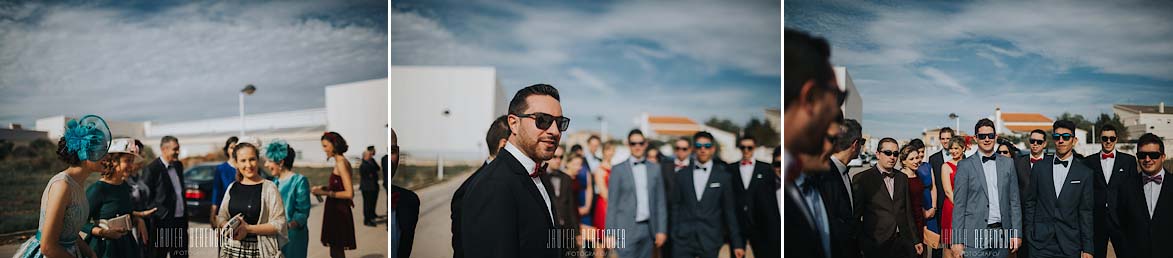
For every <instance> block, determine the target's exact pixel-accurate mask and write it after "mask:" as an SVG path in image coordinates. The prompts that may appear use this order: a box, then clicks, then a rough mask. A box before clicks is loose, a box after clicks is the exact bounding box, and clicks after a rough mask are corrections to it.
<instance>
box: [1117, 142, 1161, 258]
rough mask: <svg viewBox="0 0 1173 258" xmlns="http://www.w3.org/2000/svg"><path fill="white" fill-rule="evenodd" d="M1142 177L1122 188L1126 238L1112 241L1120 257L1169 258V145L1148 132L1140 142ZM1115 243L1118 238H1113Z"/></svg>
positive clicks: (1122, 223)
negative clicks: (1167, 161)
mask: <svg viewBox="0 0 1173 258" xmlns="http://www.w3.org/2000/svg"><path fill="white" fill-rule="evenodd" d="M1136 150H1137V151H1136V156H1137V158H1138V159H1140V172H1141V173H1140V174H1138V175H1137V176H1134V177H1131V178H1120V179H1112V181H1116V180H1120V181H1124V182H1123V183H1124V185H1122V186H1121V187H1120V193H1119V200H1118V201H1119V202H1118V203H1119V207H1118V208H1117V207H1113V209H1115V210H1116V212H1117V213H1119V215H1120V226H1121V227H1120V229H1121V232H1122V233H1123V234H1122V235H1123V237H1124V239H1122V240H1121V241H1119V242H1117V241H1112V245H1113V246H1115V250H1116V251H1117V252H1118V253H1119V254H1117V255H1118V256H1117V257H1138V258H1156V257H1169V253H1170V251H1169V248H1168V246H1165V245H1166V244H1169V243H1171V242H1173V201H1171V200H1173V189H1170V188H1171V187H1165V186H1164V183H1165V179H1166V178H1169V176H1170V175H1169V172H1168V171H1167V170H1166V169H1165V167H1164V165H1163V164H1165V142H1164V141H1163V140H1161V138H1160V137H1157V135H1154V134H1151V133H1147V134H1145V135H1142V136H1141V137H1140V139H1139V140H1138V141H1137V143H1136ZM1113 240H1115V239H1113Z"/></svg>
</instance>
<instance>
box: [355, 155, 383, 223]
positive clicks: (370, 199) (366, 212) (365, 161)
mask: <svg viewBox="0 0 1173 258" xmlns="http://www.w3.org/2000/svg"><path fill="white" fill-rule="evenodd" d="M379 170H380V168H379V163H378V162H377V161H375V146H367V150H366V151H364V152H363V153H362V164H361V165H359V166H358V172H359V177H360V178H362V181H360V182H359V187H358V188H359V190H362V215H363V220H362V224H363V225H366V226H368V227H374V226H375V217H377V215H375V204H376V203H378V200H379Z"/></svg>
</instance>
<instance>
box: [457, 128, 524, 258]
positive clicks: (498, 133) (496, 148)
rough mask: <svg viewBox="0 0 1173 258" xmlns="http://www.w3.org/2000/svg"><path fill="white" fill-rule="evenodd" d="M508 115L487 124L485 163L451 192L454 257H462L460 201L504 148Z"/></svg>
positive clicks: (507, 132) (507, 136)
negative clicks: (486, 156)
mask: <svg viewBox="0 0 1173 258" xmlns="http://www.w3.org/2000/svg"><path fill="white" fill-rule="evenodd" d="M508 117H509V116H499V117H497V119H495V120H493V123H492V124H489V130H488V132H487V133H485V146H486V148H488V149H489V157H488V158H486V159H485V163H483V164H481V167H479V168H477V170H476V171H473V172H472V175H469V176H468V178H466V179H464V182H461V183H460V187H458V188H456V193H453V194H452V203H451V205H452V207H450V209H451V210H452V212H451V214H450V216H451V219H452V227H451V228H450V229H449V230H452V257H454V258H464V249H463V248H461V245H460V241H461V239H460V238H461V231H460V203H461V202H462V200H463V199H464V193H465V192H466V191H468V187H469V185H471V184H472V182H473V181H476V179H477V178H478V176H480V175H481V171H482V170H484V169H485V167H486V166H488V165H489V162H490V161H493V158H495V157H497V153H499V152H500V151H501V148H505V142H507V141H509V134H510V133H511V132H510V131H509V120H508Z"/></svg>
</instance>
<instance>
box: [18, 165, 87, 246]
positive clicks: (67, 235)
mask: <svg viewBox="0 0 1173 258" xmlns="http://www.w3.org/2000/svg"><path fill="white" fill-rule="evenodd" d="M63 180H64V181H65V182H66V183H67V184H69V191H67V192H66V193H65V197H66V198H68V200H66V203H68V205H66V206H65V215H64V217H63V218H62V220H63V221H62V224H61V234H60V235H59V236H58V239H57V243H58V244H60V245H61V247H62V248H65V251H66V252H68V253H70V254H72V255H73V256H74V257H82V256H81V251H80V250H79V249H78V248H77V242H78V241H80V239H81V236H79V235H78V233H79V232H81V228H82V225H85V224H86V219H87V218H88V217H89V211H90V204H89V202H88V201H87V200H86V192H85V188H82V186H81V183H78V182H77V181H74V180H73V178H72V177H69V175H68V174H65V172H64V171H62V172H60V173H57V175H54V176H53V177H52V178H49V183H48V184H46V185H45V191H44V192H43V193H41V212H40V214H41V215H40V219H38V221H37V228H38V230H37V235H36V237H33V238H30V239H29V240H28V241H26V242H24V244H21V245H20V248H19V249H17V251H16V255H14V256H13V257H21V258H37V257H45V255H44V254H41V231H40V230H39V229H41V228H43V227H44V226H45V208H46V207H45V203H47V201H48V200H45V198H46V197H48V195H49V190H50V189H49V188H50V187H51V186H52V185H53V183H56V182H57V181H63Z"/></svg>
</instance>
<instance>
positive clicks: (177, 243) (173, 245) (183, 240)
mask: <svg viewBox="0 0 1173 258" xmlns="http://www.w3.org/2000/svg"><path fill="white" fill-rule="evenodd" d="M170 163H171V165H170V168H168V166H165V165H164V164H163V160H162V159H155V160H154V161H152V162H151V163H150V164H148V165H147V171H146V172H147V173H146V177H147V182H146V183H147V186H148V187H150V188H151V197H150V199H149V200H150V204H149V206H148V208H158V210H155V213H154V214H151V219H152V221H153V223H152V224H153V225H155V229H153V230H150V233H151V235H152V236H154V238H155V239H154V241H152V242H151V243H152V246H154V247H155V248H156V250H155V251H156V256H157V257H165V256H167V255H170V256H171V257H187V255H188V254H187V252H188V248H187V246H188V241H187V214H185V213H187V212H186V208H187V207H186V205H187V204H186V203H184V199H183V196H182V195H180V194H177V193H176V192H175V187H176V186H175V184H174V183H173V182H172V181H171V173H172V172H171V171H172V170H174V171H175V172H174V173H175V177H176V179H178V181H179V185H178V187H179V189H180V190H181V191H182V189H184V187H185V185H184V183H183V182H184V181H183V163H181V162H179V161H172V162H170ZM176 204H178V205H180V206H181V207H183V209H185V211H178V210H176V209H175V208H176ZM176 214H178V217H177V216H176Z"/></svg>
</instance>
